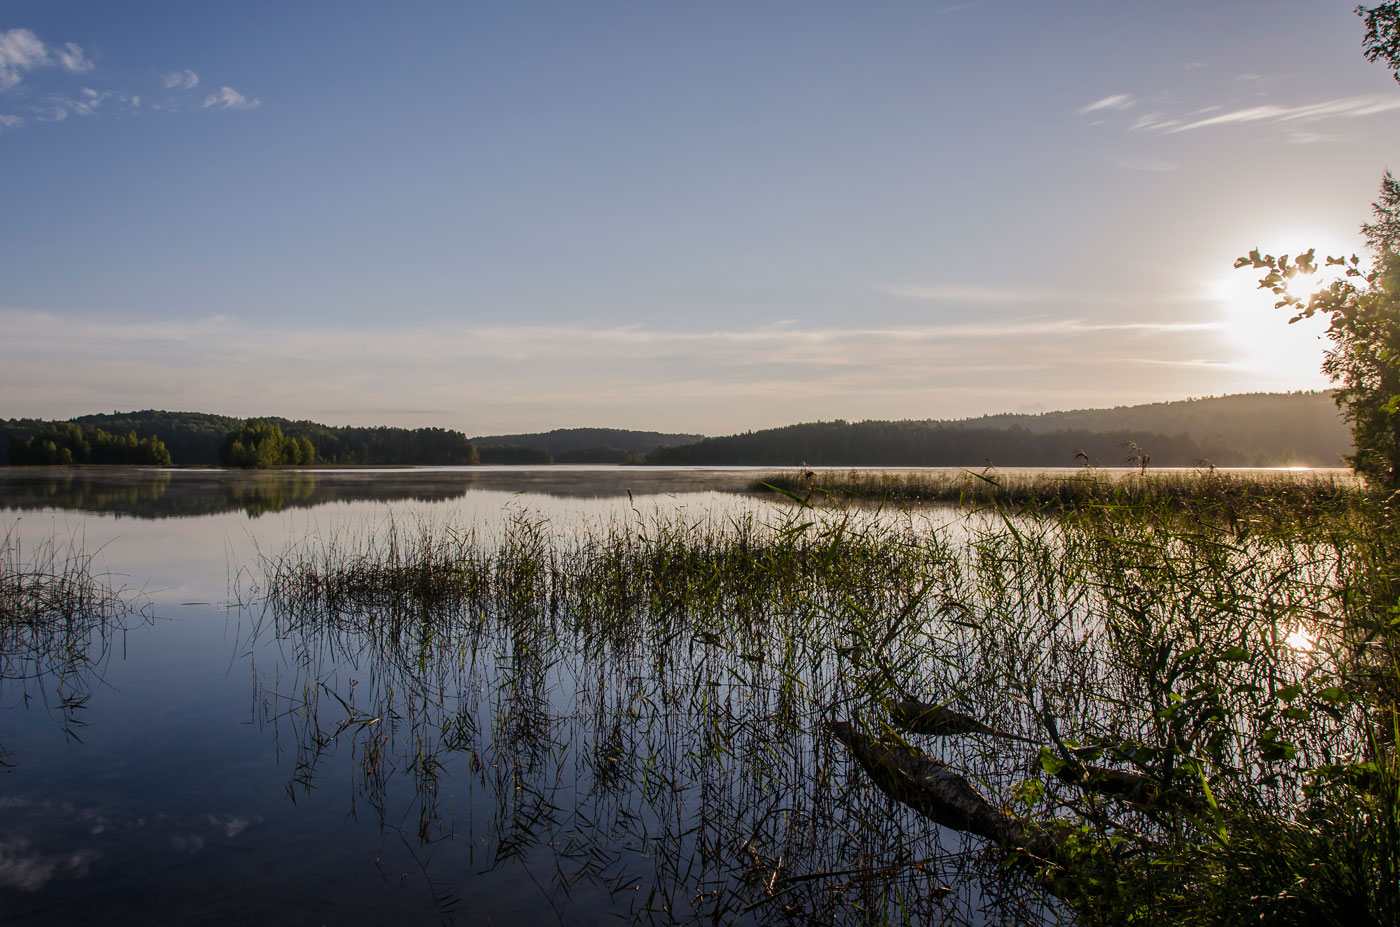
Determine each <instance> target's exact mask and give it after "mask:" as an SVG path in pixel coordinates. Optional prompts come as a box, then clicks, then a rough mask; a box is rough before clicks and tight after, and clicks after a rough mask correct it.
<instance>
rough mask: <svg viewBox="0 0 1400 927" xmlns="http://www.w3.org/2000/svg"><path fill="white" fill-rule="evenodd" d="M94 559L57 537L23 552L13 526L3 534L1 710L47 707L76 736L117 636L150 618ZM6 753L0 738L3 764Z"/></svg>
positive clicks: (0, 558) (0, 564)
mask: <svg viewBox="0 0 1400 927" xmlns="http://www.w3.org/2000/svg"><path fill="white" fill-rule="evenodd" d="M93 556H94V555H93V553H92V552H90V551H86V550H84V549H83V547H82V545H81V544H80V543H77V542H75V541H73V540H70V541H69V542H68V543H66V544H63V543H60V542H58V541H57V540H56V539H54V538H48V539H45V540H44V541H42V542H40V543H38V544H37V545H35V546H33V547H31V548H30V549H29V550H25V549H23V548H22V546H21V544H20V539H19V535H18V532H17V530H16V528H14V527H11V528H10V529H9V530H7V531H6V533H5V535H4V537H3V539H0V696H3V701H2V702H0V707H6V708H8V707H11V705H12V704H16V703H19V704H26V705H28V704H31V703H38V704H42V705H44V706H45V707H46V708H47V709H48V710H49V712H50V714H52V715H53V716H54V718H55V720H56V721H57V722H58V723H59V724H60V725H61V726H62V728H63V730H64V732H65V733H66V734H67V735H68V737H70V738H71V739H74V740H77V739H79V736H78V735H79V730H80V728H81V727H82V726H83V720H82V714H83V709H84V707H85V706H86V704H87V701H88V698H89V697H90V695H91V692H92V689H93V687H94V684H95V683H96V682H97V681H98V680H100V678H101V674H102V669H103V667H104V666H105V664H106V661H107V659H108V657H109V655H110V652H111V651H110V647H111V644H112V642H113V640H114V638H115V637H116V635H118V634H119V633H120V632H121V631H122V630H124V629H125V628H126V627H127V625H128V622H130V621H131V620H132V619H133V618H135V619H140V620H146V619H148V618H149V613H148V612H147V611H145V610H144V609H143V608H142V607H140V605H139V604H138V603H137V601H136V597H135V596H134V595H132V594H131V593H129V592H128V591H127V590H126V589H125V588H123V587H121V586H120V585H115V584H113V583H112V582H111V577H108V576H105V575H103V574H102V573H101V572H99V571H98V570H97V569H96V568H95V567H94V564H93ZM8 756H9V754H8V753H7V751H6V750H5V748H4V744H3V742H0V766H5V765H8Z"/></svg>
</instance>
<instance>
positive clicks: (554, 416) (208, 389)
mask: <svg viewBox="0 0 1400 927" xmlns="http://www.w3.org/2000/svg"><path fill="white" fill-rule="evenodd" d="M1354 5H1355V4H1354V2H1353V0H1341V2H1334V0H1199V2H1198V0H1180V2H1175V3H1162V2H1160V0H1154V2H1138V0H1120V2H1115V3H1109V2H1104V0H1100V2H1093V3H1090V2H1075V0H1064V2H1056V3H1044V2H1034V0H1019V2H1013V0H980V2H959V3H952V2H948V0H942V2H937V0H935V2H902V0H884V2H881V3H878V4H872V3H855V2H848V3H827V2H771V3H753V2H721V0H715V2H706V3H696V2H692V3H683V2H650V3H642V2H621V3H614V2H581V0H567V2H528V0H526V2H520V3H510V4H500V3H482V2H474V3H468V2H451V3H447V2H443V3H431V2H397V3H392V4H390V3H371V2H354V0H335V2H324V0H306V2H298V3H285V2H256V0H244V2H240V3H237V4H231V3H219V4H210V3H177V2H142V0H124V2H122V3H111V2H105V0H103V2H97V0H91V2H67V0H40V2H28V0H7V2H6V3H5V4H4V5H3V7H0V417H45V418H66V417H69V416H74V415H80V414H84V413H89V412H103V411H114V410H121V411H128V410H132V409H143V408H159V409H171V410H174V409H179V410H192V411H205V412H217V413H222V414H228V415H235V416H253V415H281V416H286V417H289V418H310V419H314V420H317V421H322V422H326V423H329V424H386V425H403V426H412V427H417V426H425V425H429V426H440V427H446V428H455V429H460V430H462V431H465V432H466V433H467V434H469V435H482V434H495V433H509V432H521V431H536V430H547V429H551V428H559V427H572V426H604V427H619V428H640V429H648V430H658V431H667V432H698V433H704V434H729V433H734V432H739V431H744V430H748V429H758V428H765V427H772V426H777V425H784V424H790V423H793V422H799V421H816V420H832V419H837V418H842V419H847V420H853V421H854V420H861V419H925V418H962V417H968V416H974V415H981V414H985V413H992V412H1001V411H1016V412H1036V411H1046V410H1053V409H1069V408H1086V407H1098V406H1114V405H1126V404H1134V403H1139V402H1155V401H1161V400H1168V399H1181V398H1186V397H1191V396H1206V395H1220V394H1224V393H1235V392H1247V391H1276V390H1296V389H1317V388H1323V387H1325V386H1326V385H1327V381H1326V379H1325V378H1324V377H1322V375H1321V374H1320V373H1319V372H1318V364H1319V363H1320V360H1321V356H1322V351H1323V349H1324V348H1325V344H1326V343H1325V340H1323V339H1322V337H1321V334H1322V330H1321V329H1320V328H1319V327H1318V326H1313V327H1311V328H1309V327H1306V326H1304V325H1302V324H1299V325H1293V326H1290V325H1289V324H1288V322H1287V313H1286V312H1285V311H1284V310H1279V309H1274V308H1273V298H1272V297H1271V296H1270V295H1269V294H1267V293H1259V292H1257V291H1256V290H1255V289H1254V284H1255V282H1256V281H1255V280H1254V279H1253V278H1251V277H1250V276H1249V272H1248V271H1245V270H1240V271H1236V270H1233V269H1232V265H1233V262H1234V259H1235V258H1236V257H1238V256H1240V255H1242V254H1244V253H1245V252H1247V251H1249V250H1250V249H1251V248H1254V247H1256V246H1257V247H1261V248H1263V249H1264V250H1265V251H1270V252H1273V253H1281V252H1287V253H1296V252H1297V251H1300V250H1305V249H1306V248H1308V247H1317V248H1318V250H1319V252H1324V251H1325V252H1329V253H1348V254H1349V253H1352V252H1354V251H1361V250H1362V248H1363V242H1362V240H1361V238H1360V236H1359V234H1358V226H1359V225H1360V223H1362V222H1363V221H1366V220H1367V218H1368V217H1369V208H1370V203H1371V202H1372V200H1374V199H1375V198H1376V195H1377V192H1378V189H1379V184H1380V180H1381V177H1382V175H1383V173H1384V172H1385V171H1386V170H1387V169H1391V168H1397V169H1400V157H1397V155H1400V84H1397V83H1396V81H1395V80H1394V79H1393V77H1392V74H1391V73H1390V72H1389V71H1388V70H1386V68H1385V67H1384V66H1383V65H1381V64H1373V63H1370V62H1367V61H1366V60H1365V59H1364V57H1363V56H1362V53H1361V40H1362V33H1363V28H1362V24H1361V21H1360V20H1359V19H1358V18H1357V17H1356V16H1355V15H1354V14H1353V12H1352V9H1353V7H1354ZM1363 253H1364V252H1363Z"/></svg>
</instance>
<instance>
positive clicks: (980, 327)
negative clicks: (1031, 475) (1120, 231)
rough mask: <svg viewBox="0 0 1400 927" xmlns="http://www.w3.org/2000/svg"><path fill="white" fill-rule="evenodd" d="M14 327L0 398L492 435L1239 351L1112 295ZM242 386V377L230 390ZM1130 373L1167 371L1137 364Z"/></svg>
mask: <svg viewBox="0 0 1400 927" xmlns="http://www.w3.org/2000/svg"><path fill="white" fill-rule="evenodd" d="M0 328H3V330H4V331H5V332H6V335H7V337H6V339H5V342H4V344H3V345H0V396H4V397H5V401H4V408H0V414H8V415H26V414H28V415H34V414H56V413H57V412H60V411H62V412H64V414H67V415H72V414H78V413H79V412H83V411H88V410H89V409H90V408H114V407H123V406H128V405H129V406H131V407H134V408H140V407H145V406H154V407H169V406H170V405H172V404H177V405H178V404H183V405H185V406H188V407H192V408H200V409H205V410H208V411H227V412H228V413H229V414H252V412H253V411H256V410H262V411H264V412H266V411H268V410H276V411H278V412H279V413H280V414H290V415H294V416H309V417H316V416H317V415H327V414H328V413H329V412H330V411H331V410H342V412H343V411H344V410H346V409H347V408H350V409H354V408H358V409H361V410H367V409H371V408H385V407H389V406H396V407H399V408H401V409H404V410H407V409H421V410H441V409H453V410H458V411H456V412H455V413H454V418H453V419H451V420H448V421H444V419H443V417H442V416H441V415H439V414H436V413H434V414H432V415H420V416H415V415H410V414H409V413H407V412H404V413H401V414H400V415H396V416H395V417H396V419H398V420H399V421H404V420H417V421H419V422H420V423H422V424H435V425H443V424H447V425H452V426H454V427H462V428H464V429H468V430H469V429H470V428H473V427H477V424H478V423H479V425H480V427H481V428H483V431H481V432H478V433H487V431H489V427H490V426H489V424H488V423H490V422H496V423H499V424H502V425H505V426H510V425H511V423H512V422H513V423H514V425H515V426H520V425H533V424H546V423H549V422H554V423H555V424H558V423H560V422H569V421H572V422H573V423H575V424H581V423H584V422H585V421H591V422H605V423H607V422H611V423H618V424H622V423H631V424H632V425H634V426H636V425H639V424H646V423H659V422H664V421H666V420H670V421H671V422H672V424H673V425H676V426H677V427H680V424H679V423H680V418H679V416H682V415H684V416H688V418H686V421H685V425H684V427H686V428H688V429H691V430H701V431H703V430H705V429H706V428H707V427H713V428H716V429H721V430H722V429H724V428H739V429H741V428H743V427H749V426H751V425H753V426H757V425H760V424H762V423H764V422H767V423H770V424H771V423H778V422H782V421H784V420H786V421H799V420H804V419H808V420H809V419H811V418H814V417H828V418H829V417H831V416H833V415H841V416H843V417H852V416H855V417H859V416H862V415H863V416H865V417H896V418H898V417H926V416H928V415H930V414H932V408H931V406H930V405H929V403H932V402H934V401H936V400H937V401H940V402H944V401H946V397H947V396H954V395H956V396H971V397H974V399H973V401H974V402H975V404H974V405H971V406H969V405H967V404H966V403H962V402H959V403H955V404H953V405H950V406H949V407H948V408H947V410H946V411H947V413H948V414H954V413H956V414H970V413H975V412H980V411H994V410H995V404H1000V403H1004V402H1006V401H1009V400H1005V399H1003V398H1002V396H1003V392H1004V391H1007V390H1014V391H1019V392H1020V394H1021V395H1024V394H1025V393H1026V392H1027V391H1031V392H1035V393H1036V394H1037V395H1041V396H1044V397H1045V398H1046V401H1053V402H1071V401H1075V400H1073V399H1072V398H1071V388H1072V386H1073V384H1093V383H1101V382H1104V381H1106V380H1109V379H1112V380H1117V379H1120V378H1121V377H1122V375H1123V371H1124V369H1125V365H1127V362H1126V361H1125V360H1124V358H1139V357H1145V358H1153V359H1156V360H1157V361H1160V362H1161V364H1160V366H1159V368H1157V369H1160V370H1162V371H1163V373H1162V374H1161V375H1160V376H1161V377H1162V378H1164V379H1163V380H1162V383H1163V384H1168V383H1169V381H1170V378H1171V377H1173V376H1176V374H1173V373H1171V372H1170V371H1171V370H1173V369H1175V368H1173V367H1172V365H1173V364H1176V365H1190V364H1194V363H1195V362H1196V361H1197V360H1199V359H1202V358H1204V359H1207V360H1211V359H1214V360H1218V361H1222V362H1223V361H1226V360H1228V357H1225V356H1222V350H1223V349H1221V348H1220V344H1221V343H1222V337H1221V335H1222V333H1221V331H1220V326H1219V325H1217V324H1216V323H1213V322H1209V321H1191V320H1189V319H1184V320H1183V321H1180V322H1158V321H1140V320H1136V319H1133V318H1130V317H1127V318H1124V317H1120V316H1119V315H1118V314H1117V312H1116V311H1115V312H1113V313H1109V314H1106V315H1101V316H1099V317H1089V316H1087V315H1086V316H1085V317H1081V318H1071V319H1063V318H1053V317H1050V316H1048V315H1046V316H1031V315H1026V316H1022V317H1019V318H1009V319H991V320H985V321H984V320H981V319H978V318H977V317H976V316H975V315H974V316H973V317H971V318H959V319H958V320H955V321H953V322H950V323H947V324H914V325H906V324H895V325H857V326H837V325H831V326H824V325H802V324H800V323H789V324H775V325H763V326H756V327H749V328H741V327H726V328H716V329H710V330H689V331H676V330H666V329H661V328H656V327H650V326H646V325H630V326H616V327H603V328H599V327H588V326H578V325H474V326H439V327H436V328H426V327H424V328H421V329H416V330H403V329H393V328H389V327H385V326H381V325H371V324H370V323H361V324H359V325H343V326H336V327H334V328H327V327H324V326H323V327H314V326H304V327H287V326H283V325H277V326H274V325H273V324H272V323H267V324H261V323H254V322H248V321H240V320H233V319H218V318H209V319H204V320H199V321H170V322H159V321H151V322H146V323H128V324H116V323H109V322H103V321H101V320H98V319H81V318H73V317H59V316H55V315H51V314H42V313H23V312H18V311H0ZM60 358H61V359H62V360H63V362H64V363H65V364H66V365H67V366H66V368H65V369H68V370H70V371H72V375H71V376H69V377H68V378H66V379H65V381H64V382H63V383H61V384H57V385H55V384H53V383H52V381H51V379H50V380H47V381H46V380H45V379H44V378H43V376H42V372H43V371H44V370H46V369H49V368H50V367H51V365H53V364H54V363H57V362H58V361H59V359H60ZM152 363H159V364H160V365H161V368H162V370H163V371H165V376H164V377H163V378H162V379H161V381H160V382H153V381H151V380H150V379H149V378H148V377H145V376H143V375H142V374H141V371H142V370H143V369H146V365H148V364H152ZM1128 366H1131V365H1128ZM1183 369H1184V368H1183ZM288 371H294V374H293V375H291V376H289V374H288ZM229 383H239V384H244V385H243V386H242V387H239V388H237V389H230V388H229V387H228V384H229ZM40 384H43V388H42V389H41V388H40ZM1134 384H1135V387H1136V386H1138V385H1142V386H1143V388H1148V387H1150V386H1152V384H1151V383H1148V382H1147V381H1145V380H1143V379H1141V378H1138V379H1135V380H1134ZM1208 385H1212V386H1214V385H1216V384H1208ZM1223 386H1224V384H1220V385H1219V387H1218V388H1222V391H1224V390H1223ZM1073 388H1074V389H1077V388H1079V387H1078V386H1073ZM1084 388H1085V389H1087V388H1088V386H1085V387H1084ZM1152 388H1156V387H1155V386H1152ZM1162 388H1163V389H1164V390H1167V394H1171V393H1172V391H1175V392H1177V393H1179V392H1182V391H1185V390H1186V389H1187V386H1186V385H1185V384H1183V383H1176V382H1175V381H1170V385H1166V386H1163V387H1162ZM1193 388H1196V389H1203V388H1205V387H1203V386H1201V385H1200V384H1199V383H1196V384H1194V386H1193ZM1075 395H1077V394H1075ZM939 397H945V398H944V399H939ZM731 398H732V399H734V400H736V401H737V400H738V399H740V398H743V399H744V402H743V403H742V406H743V413H742V414H743V415H744V416H746V417H745V418H743V419H735V418H734V415H735V414H736V413H735V411H734V410H735V408H736V407H735V406H734V404H733V403H729V402H728V401H727V400H728V399H731ZM983 403H993V406H991V407H988V408H985V409H984V406H983ZM114 404H115V405H114ZM240 410H241V411H240ZM363 414H364V413H363V412H361V413H360V417H361V418H362V417H363ZM328 417H329V416H328ZM354 417H355V416H354V415H341V416H339V420H342V421H343V420H346V419H347V418H348V419H353V418H354ZM668 417H669V419H668ZM551 427H552V426H551Z"/></svg>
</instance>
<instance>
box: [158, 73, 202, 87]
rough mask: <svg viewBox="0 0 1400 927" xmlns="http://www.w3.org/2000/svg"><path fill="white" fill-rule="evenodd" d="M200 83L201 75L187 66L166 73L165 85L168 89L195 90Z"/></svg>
mask: <svg viewBox="0 0 1400 927" xmlns="http://www.w3.org/2000/svg"><path fill="white" fill-rule="evenodd" d="M198 85H199V75H198V74H196V73H195V72H193V71H191V70H190V69H189V68H185V69H184V70H183V71H171V72H170V73H169V74H167V75H165V86H166V89H168V90H176V89H178V90H193V89H194V88H195V87H196V86H198Z"/></svg>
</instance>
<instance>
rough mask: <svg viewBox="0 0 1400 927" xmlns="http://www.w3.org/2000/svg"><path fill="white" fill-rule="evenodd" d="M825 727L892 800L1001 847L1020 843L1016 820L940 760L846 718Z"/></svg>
mask: <svg viewBox="0 0 1400 927" xmlns="http://www.w3.org/2000/svg"><path fill="white" fill-rule="evenodd" d="M829 728H830V730H831V733H833V734H834V735H836V738H837V739H838V740H840V741H841V742H842V743H843V744H845V745H846V748H847V749H848V750H850V751H851V755H852V756H854V757H855V758H856V762H858V763H859V764H860V765H861V767H862V768H863V769H864V770H865V771H866V773H867V774H868V775H869V776H870V778H871V780H872V781H873V782H874V783H875V784H876V785H877V786H878V787H879V788H880V790H881V791H883V792H884V793H885V794H887V795H889V796H890V797H891V798H893V799H895V800H896V801H900V802H903V803H904V804H906V805H908V806H909V807H910V808H913V809H914V810H915V811H917V812H919V813H920V814H922V815H923V816H924V817H926V818H928V819H929V820H931V821H933V822H934V823H936V824H941V825H942V826H944V827H951V828H952V829H954V830H958V831H964V832H967V833H973V834H977V835H979V836H982V837H986V838H987V839H989V840H993V841H995V842H996V843H998V844H1001V845H1002V846H1006V847H1024V846H1026V844H1027V842H1028V841H1027V834H1026V832H1025V828H1024V826H1023V825H1022V823H1021V822H1020V821H1019V820H1018V819H1017V818H1014V817H1012V816H1011V815H1009V814H1007V813H1006V812H1004V811H1001V810H999V809H997V808H994V807H992V806H991V804H989V803H988V802H987V800H986V799H985V798H983V797H982V796H981V795H980V794H978V792H977V790H976V789H974V788H973V787H972V786H971V785H969V784H968V782H967V779H965V778H964V777H962V776H960V775H958V774H957V773H955V772H953V770H951V769H949V768H948V767H947V766H946V765H945V764H943V763H940V762H939V761H938V760H935V759H934V758H933V757H930V756H927V755H926V754H924V753H923V752H921V751H919V750H916V749H914V748H913V747H910V746H909V745H908V744H905V743H903V742H901V741H899V740H896V739H894V738H892V737H879V738H876V737H872V736H870V735H869V734H867V733H865V732H864V731H862V730H860V729H858V728H857V727H856V726H855V725H853V724H851V723H849V722H846V721H833V722H832V723H831V724H830V725H829Z"/></svg>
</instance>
